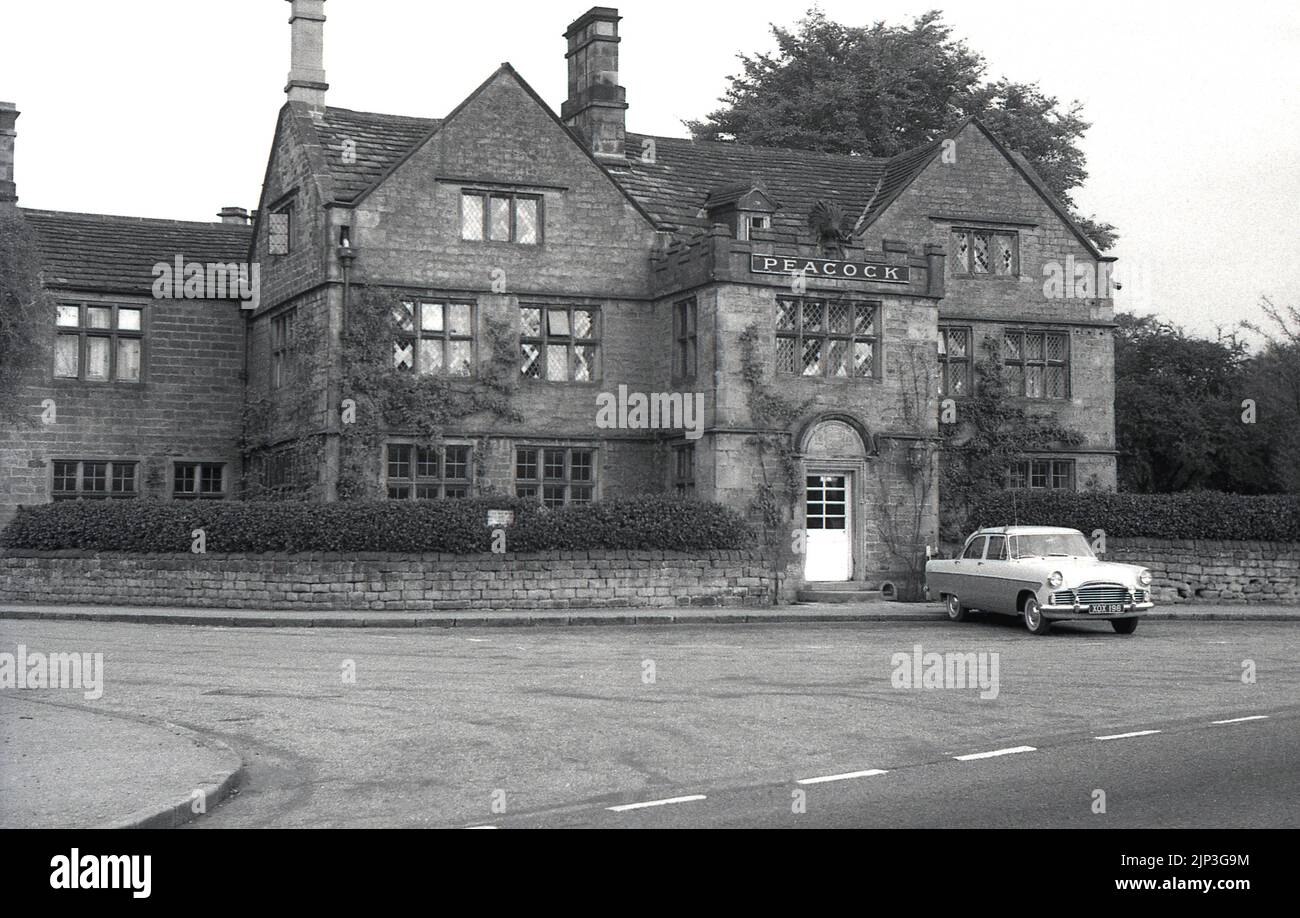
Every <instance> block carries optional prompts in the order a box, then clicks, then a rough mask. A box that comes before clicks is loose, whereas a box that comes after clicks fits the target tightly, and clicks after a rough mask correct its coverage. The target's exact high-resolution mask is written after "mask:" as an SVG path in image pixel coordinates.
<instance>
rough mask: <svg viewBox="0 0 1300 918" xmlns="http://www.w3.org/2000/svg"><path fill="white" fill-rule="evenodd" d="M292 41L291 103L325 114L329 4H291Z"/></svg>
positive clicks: (299, 0)
mask: <svg viewBox="0 0 1300 918" xmlns="http://www.w3.org/2000/svg"><path fill="white" fill-rule="evenodd" d="M289 2H290V3H292V4H293V12H292V13H290V14H289V30H290V38H291V40H292V45H291V50H290V70H289V82H288V84H287V85H286V86H285V87H284V91H285V92H286V93H288V95H289V101H290V102H306V103H307V104H308V105H309V106H311V108H312V109H314V110H317V111H322V112H323V111H324V110H325V90H327V89H329V84H328V83H326V82H325V0H289Z"/></svg>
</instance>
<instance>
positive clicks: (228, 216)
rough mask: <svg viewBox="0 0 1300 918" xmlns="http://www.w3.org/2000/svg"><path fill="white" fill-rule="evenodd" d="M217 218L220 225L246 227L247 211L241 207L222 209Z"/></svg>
mask: <svg viewBox="0 0 1300 918" xmlns="http://www.w3.org/2000/svg"><path fill="white" fill-rule="evenodd" d="M217 216H218V217H220V218H221V222H222V223H233V224H234V225H235V226H248V211H247V210H245V209H244V208H242V207H223V208H221V211H220V212H219V213H218V214H217Z"/></svg>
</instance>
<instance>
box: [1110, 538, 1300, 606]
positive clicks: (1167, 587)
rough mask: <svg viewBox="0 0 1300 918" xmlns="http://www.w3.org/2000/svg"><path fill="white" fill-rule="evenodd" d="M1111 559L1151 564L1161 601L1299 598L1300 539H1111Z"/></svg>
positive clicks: (1260, 600)
mask: <svg viewBox="0 0 1300 918" xmlns="http://www.w3.org/2000/svg"><path fill="white" fill-rule="evenodd" d="M1106 549H1107V550H1106V560H1107V561H1118V562H1120V563H1122V564H1141V565H1143V566H1145V567H1149V568H1150V569H1151V576H1152V577H1153V578H1154V579H1153V585H1154V587H1155V596H1156V601H1157V602H1196V601H1210V602H1300V543H1296V542H1207V541H1167V540H1159V539H1107V540H1106Z"/></svg>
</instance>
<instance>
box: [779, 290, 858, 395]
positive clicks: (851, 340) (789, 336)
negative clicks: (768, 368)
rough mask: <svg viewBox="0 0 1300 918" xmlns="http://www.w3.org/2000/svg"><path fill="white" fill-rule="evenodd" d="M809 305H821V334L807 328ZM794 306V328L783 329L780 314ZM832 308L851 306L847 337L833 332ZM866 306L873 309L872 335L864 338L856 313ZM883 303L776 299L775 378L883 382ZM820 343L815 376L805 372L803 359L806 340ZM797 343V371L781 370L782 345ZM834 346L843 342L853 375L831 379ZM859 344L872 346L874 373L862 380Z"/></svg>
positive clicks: (823, 298)
mask: <svg viewBox="0 0 1300 918" xmlns="http://www.w3.org/2000/svg"><path fill="white" fill-rule="evenodd" d="M810 303H819V304H820V305H821V314H822V316H821V323H820V326H819V327H820V328H821V330H820V331H814V332H813V333H812V334H807V333H806V329H805V328H804V322H803V314H804V306H805V305H806V304H810ZM787 304H793V305H794V307H795V313H794V328H793V329H783V328H781V325H780V312H781V307H782V305H787ZM832 305H841V306H849V307H851V308H852V313H851V314H850V318H851V323H850V326H849V331H848V333H844V332H835V331H832V330H831V328H830V308H831V306H832ZM862 306H866V307H869V308H870V309H871V333H870V334H867V335H864V334H859V333H858V332H857V330H856V329H857V312H858V308H859V307H862ZM883 312H884V303H883V302H882V301H880V300H872V299H861V298H858V297H838V296H789V295H780V296H778V297H777V298H776V303H775V305H774V308H773V319H772V322H773V325H774V326H775V332H776V335H775V344H774V350H773V360H774V363H775V368H774V369H775V374H774V375H776V376H779V377H793V378H795V379H821V380H845V381H847V380H879V379H880V378H881V372H880V369H881V366H882V365H883V362H882V354H881V351H882V344H883V342H882V335H881V327H882V325H883ZM814 338H816V339H818V340H820V341H821V342H822V345H821V350H820V353H821V357H820V358H819V360H820V361H821V364H822V367H821V370H820V371H819V372H818V373H816V374H811V373H805V372H803V359H804V358H803V355H804V352H805V344H804V342H805V340H811V339H814ZM783 339H784V340H787V341H791V340H792V341H794V359H795V366H796V369H795V370H794V371H793V372H789V371H786V370H783V369H782V368H781V341H782V340H783ZM832 342H841V343H844V344H846V345H847V356H846V360H847V361H848V362H849V364H850V366H851V368H852V369H853V370H854V372H852V373H849V374H848V375H845V376H838V375H832V374H831V372H830V369H831V363H830V359H829V357H830V350H831V347H830V346H831V343H832ZM859 343H869V344H870V345H871V371H870V372H869V373H868V374H866V375H863V376H860V375H858V373H857V372H856V370H857V357H856V351H857V345H858V344H859Z"/></svg>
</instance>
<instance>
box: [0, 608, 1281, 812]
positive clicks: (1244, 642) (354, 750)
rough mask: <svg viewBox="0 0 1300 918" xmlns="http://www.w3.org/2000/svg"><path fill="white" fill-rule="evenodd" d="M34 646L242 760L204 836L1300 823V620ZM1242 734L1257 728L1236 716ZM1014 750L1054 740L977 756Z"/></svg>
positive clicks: (103, 636) (178, 637)
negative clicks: (937, 663) (975, 667)
mask: <svg viewBox="0 0 1300 918" xmlns="http://www.w3.org/2000/svg"><path fill="white" fill-rule="evenodd" d="M18 643H23V644H26V645H27V646H28V647H29V648H30V649H39V650H50V651H89V652H95V651H100V652H103V653H104V655H105V686H104V695H103V697H102V698H101V699H99V700H98V701H95V702H88V701H83V700H82V698H81V694H80V693H77V692H66V693H63V692H55V693H51V696H52V697H55V696H57V697H58V700H59V701H60V702H64V703H76V704H82V705H85V706H86V707H88V708H92V709H93V708H95V707H96V706H102V707H103V708H105V709H107V710H111V711H115V712H119V713H133V714H143V715H149V716H152V717H157V718H162V719H165V720H169V721H172V722H175V723H179V724H181V725H182V726H186V727H189V728H191V729H194V730H198V731H201V732H205V733H209V734H212V735H215V736H217V737H219V738H220V739H222V740H224V741H225V742H227V743H228V744H230V745H231V746H233V747H234V748H235V749H236V750H238V751H240V752H241V753H242V754H243V755H244V758H245V761H246V762H247V764H248V780H247V783H246V785H245V787H244V788H243V790H242V791H241V793H240V794H239V795H238V796H237V797H235V798H233V799H232V800H230V801H229V802H228V803H226V804H224V805H222V806H220V807H218V808H216V809H214V810H212V811H211V812H209V813H208V814H207V815H206V816H204V817H202V818H201V819H200V820H199V822H197V823H196V825H198V826H210V827H220V826H319V827H328V826H472V825H495V826H502V827H510V826H568V825H582V826H648V825H654V826H659V825H665V826H666V825H680V826H706V825H707V826H805V827H817V826H845V827H847V826H882V827H883V826H1107V827H1117V826H1151V827H1158V826H1224V827H1254V826H1262V825H1273V826H1291V827H1296V826H1300V793H1297V791H1300V748H1298V747H1300V719H1298V718H1300V666H1297V660H1300V628H1298V627H1297V626H1296V625H1294V624H1290V623H1283V622H1278V623H1229V622H1220V623H1194V622H1172V621H1171V622H1156V621H1148V622H1144V623H1143V625H1142V627H1141V628H1140V629H1139V630H1138V633H1137V634H1135V635H1133V636H1131V637H1121V636H1119V635H1116V634H1114V633H1113V632H1112V631H1111V630H1110V628H1109V627H1108V626H1106V625H1102V624H1095V625H1094V624H1091V623H1085V624H1080V625H1073V624H1070V625H1062V626H1058V628H1057V629H1055V630H1054V632H1053V634H1052V635H1051V636H1048V637H1033V636H1031V635H1028V634H1027V633H1025V632H1024V631H1023V630H1022V629H1020V628H1019V627H1018V626H1017V625H1016V623H1014V622H1010V621H1003V620H999V619H994V620H987V621H975V622H969V623H963V624H952V623H948V622H945V621H942V620H936V621H935V622H934V623H881V624H861V625H844V624H837V625H799V626H787V625H736V626H702V627H683V626H672V627H662V628H661V627H656V626H641V627H631V628H628V627H589V628H555V629H552V628H517V629H483V630H473V629H451V630H442V629H431V630H400V631H396V630H395V631H380V630H375V631H371V630H368V629H354V630H347V631H344V630H330V629H301V630H300V629H256V628H253V629H248V628H245V629H221V628H207V627H192V626H141V625H129V624H99V623H51V622H34V621H0V649H3V650H10V651H12V650H13V648H14V645H16V644H18ZM917 645H920V647H921V651H922V652H923V653H929V652H937V653H940V654H943V653H961V654H968V653H974V654H993V653H996V654H997V655H998V656H997V660H998V681H997V686H996V687H997V691H996V697H993V693H992V692H990V691H988V690H985V691H981V690H980V689H979V688H978V687H973V688H956V687H948V688H940V687H930V688H926V687H924V686H923V685H918V686H916V687H910V688H909V687H896V686H895V685H894V684H893V682H894V681H895V680H894V679H893V678H891V677H894V676H895V675H896V672H897V670H898V669H899V666H898V662H899V661H898V660H895V658H894V655H895V654H902V655H903V656H904V657H906V658H908V659H912V658H913V654H914V652H915V648H916V646H917ZM900 659H901V658H900ZM984 660H985V662H986V663H989V662H991V660H992V657H984ZM352 666H354V667H355V681H347V678H346V677H347V675H348V674H349V672H351V671H352V670H351V667H352ZM1252 670H1253V676H1254V678H1253V681H1243V678H1242V676H1243V672H1247V673H1249V672H1250V671H1252ZM988 674H989V671H987V670H986V675H988ZM981 695H983V696H985V697H981ZM1243 717H1256V718H1262V719H1257V720H1249V721H1241V722H1237V723H1230V724H1215V723H1213V721H1216V720H1237V719H1238V718H1243ZM1150 730H1158V731H1161V732H1159V733H1144V735H1142V736H1133V737H1127V738H1122V739H1109V740H1099V739H1096V737H1098V736H1112V735H1116V734H1125V733H1133V732H1143V731H1150ZM76 740H77V738H76V737H69V738H68V743H69V749H70V750H73V752H71V753H70V754H79V755H93V754H94V751H93V749H84V748H79V747H78V746H77V743H76ZM1018 747H1032V748H1033V750H1034V751H1023V752H1016V753H1012V754H1005V755H999V756H996V757H989V758H978V759H972V760H968V761H958V759H957V758H956V757H958V756H967V755H973V754H982V753H989V752H995V751H1000V750H1006V749H1013V748H1018ZM2 765H3V763H0V767H2ZM874 771H883V772H885V773H884V774H870V775H862V776H858V777H849V778H842V779H838V780H830V781H827V780H815V783H807V784H800V783H798V782H800V781H810V780H814V779H824V778H829V777H836V776H840V775H844V774H853V773H857V772H874ZM801 791H802V792H803V793H804V796H803V798H802V800H801V799H800V798H799V796H798V793H799V792H801ZM1096 791H1104V792H1105V795H1106V796H1105V812H1104V813H1098V812H1094V809H1095V808H1096V807H1097V801H1098V798H1096V795H1095V792H1096ZM678 798H686V799H681V800H680V801H679V802H673V803H666V804H663V805H656V806H643V805H644V804H647V803H656V802H658V801H662V800H677V799H678ZM700 798H703V799H700ZM628 807H631V808H628Z"/></svg>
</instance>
